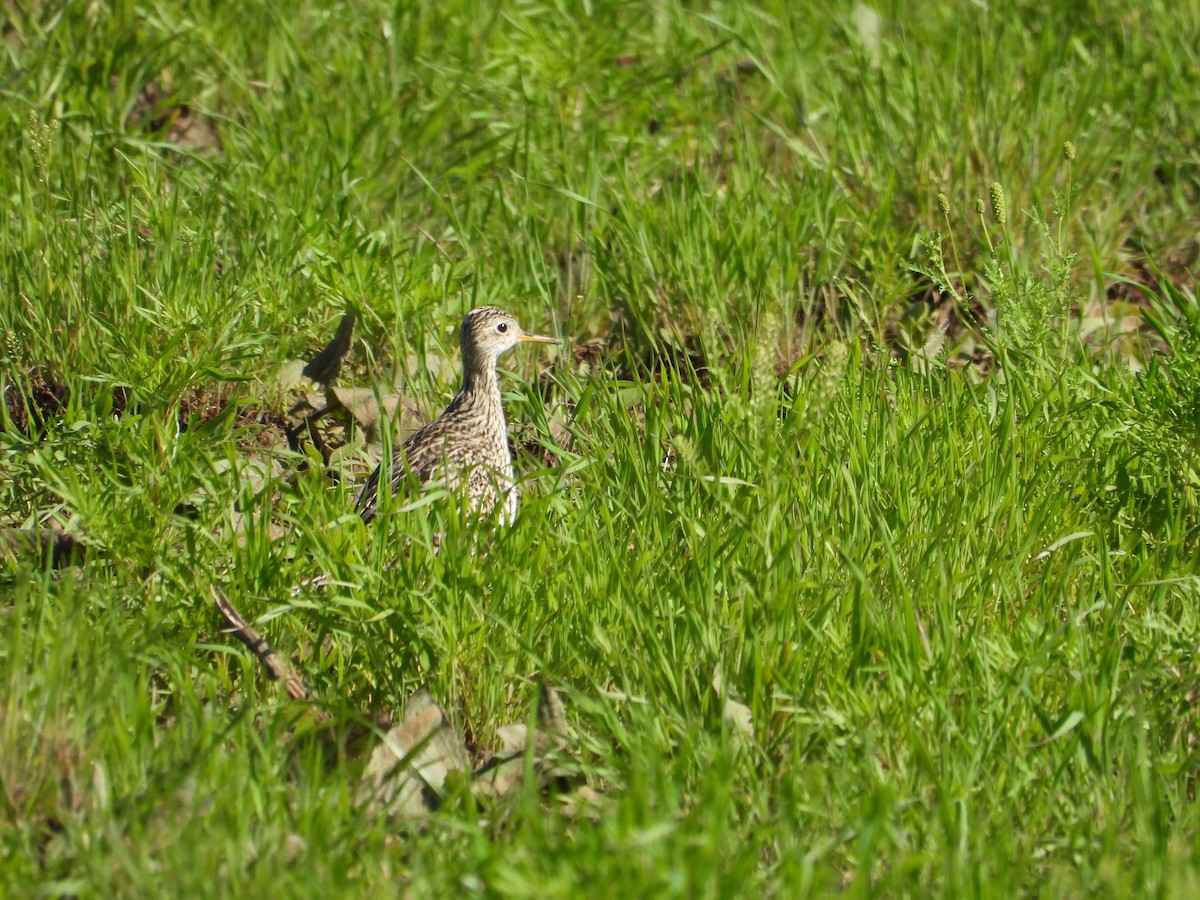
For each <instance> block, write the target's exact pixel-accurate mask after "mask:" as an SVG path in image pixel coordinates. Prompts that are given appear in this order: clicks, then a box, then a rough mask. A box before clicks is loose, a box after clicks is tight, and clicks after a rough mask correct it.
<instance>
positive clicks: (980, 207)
mask: <svg viewBox="0 0 1200 900" xmlns="http://www.w3.org/2000/svg"><path fill="white" fill-rule="evenodd" d="M975 212H977V213H979V215H981V216H982V215H983V201H982V200H980V199H978V198H976V200H975Z"/></svg>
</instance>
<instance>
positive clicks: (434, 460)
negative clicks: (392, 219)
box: [358, 306, 561, 523]
mask: <svg viewBox="0 0 1200 900" xmlns="http://www.w3.org/2000/svg"><path fill="white" fill-rule="evenodd" d="M523 342H528V343H537V344H558V343H561V341H559V340H557V339H556V338H552V337H543V336H542V335H538V334H527V333H526V332H525V331H524V330H523V329H522V328H521V326H520V325H518V324H517V320H516V319H514V318H513V317H512V316H511V315H509V314H508V313H506V312H505V311H504V310H502V309H498V308H497V307H495V306H481V307H479V308H478V309H473V310H471V311H470V312H469V313H467V316H466V318H465V319H463V323H462V330H461V332H460V333H459V345H460V347H461V348H462V368H463V382H462V390H460V391H459V392H458V395H457V396H456V397H455V398H454V399H453V400H451V401H450V405H449V406H447V407H446V409H445V410H444V411H443V412H442V414H441V415H440V416H438V417H437V418H436V419H435V420H434V421H433V422H431V423H430V424H428V425H426V426H425V427H424V428H422V429H421V430H420V431H417V432H416V433H415V434H413V435H412V436H411V437H410V438H409V439H408V440H407V441H405V442H404V445H403V446H402V447H401V448H400V449H399V450H397V451H396V452H395V453H394V454H393V456H392V459H391V463H390V465H388V466H385V465H384V464H383V463H381V464H380V465H379V466H378V468H376V469H375V471H374V472H372V473H371V477H370V478H368V479H367V483H366V485H365V486H364V487H363V489H362V493H361V494H359V497H358V512H359V515H361V516H362V519H363V521H364V522H370V521H371V520H372V519H373V518H375V504H376V500H377V499H378V495H379V479H380V478H382V477H383V473H384V472H388V471H390V475H391V483H392V493H393V494H397V493H400V492H401V491H402V490H403V486H404V484H405V483H406V481H408V479H409V478H411V479H413V480H414V481H415V482H417V483H420V484H424V483H426V482H430V481H436V482H440V483H442V484H444V485H445V486H446V487H447V488H449V489H450V490H452V491H465V492H466V496H467V502H468V508H469V509H470V511H471V512H472V513H473V514H474V515H476V516H479V517H485V516H488V515H490V514H491V513H492V511H493V510H494V509H495V508H496V507H497V505H501V510H500V520H501V522H502V523H510V522H512V520H513V518H514V517H515V516H516V513H517V490H516V487H515V485H514V483H513V468H512V454H511V453H510V452H509V449H508V430H507V427H506V423H505V420H504V406H503V404H502V403H501V401H500V384H499V382H498V381H497V380H496V360H497V358H499V356H500V354H501V353H503V352H504V351H506V350H508V349H510V348H512V347H515V346H516V345H517V344H520V343H523Z"/></svg>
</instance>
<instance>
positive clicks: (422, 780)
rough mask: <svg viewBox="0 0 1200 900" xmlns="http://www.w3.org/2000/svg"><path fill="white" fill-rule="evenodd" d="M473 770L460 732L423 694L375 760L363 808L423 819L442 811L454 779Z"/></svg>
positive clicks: (364, 790) (361, 795)
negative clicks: (447, 786) (447, 784)
mask: <svg viewBox="0 0 1200 900" xmlns="http://www.w3.org/2000/svg"><path fill="white" fill-rule="evenodd" d="M470 770H471V763H470V760H469V759H468V758H467V749H466V746H465V745H464V743H463V740H462V737H461V736H460V735H459V733H458V729H456V728H455V727H454V725H453V724H452V723H451V722H450V718H449V717H448V716H447V715H446V711H445V710H444V709H442V708H441V707H440V706H439V705H438V704H437V703H436V702H434V699H433V697H432V696H431V695H430V693H429V691H427V690H425V689H424V688H422V689H421V690H419V691H417V692H416V693H415V694H413V696H412V698H411V699H410V700H409V701H408V705H407V706H406V707H405V710H404V720H403V721H402V722H401V723H400V724H399V725H397V726H396V727H395V728H393V729H392V730H391V731H389V732H388V733H387V737H386V738H385V739H384V740H383V742H381V743H380V744H379V746H378V747H376V748H375V751H374V752H373V753H372V754H371V759H370V761H369V762H368V763H367V768H366V771H365V772H364V773H363V783H362V785H361V787H360V791H359V802H364V803H368V804H369V805H370V806H371V808H372V809H374V810H379V811H383V812H385V813H386V814H387V815H390V816H395V817H397V818H401V819H415V818H421V817H423V816H425V815H428V814H429V813H430V812H432V811H433V810H435V809H437V807H438V805H439V804H440V803H441V801H442V798H443V797H444V795H445V786H446V780H447V778H448V777H449V776H450V775H451V774H452V773H454V772H462V773H464V774H466V773H469V772H470Z"/></svg>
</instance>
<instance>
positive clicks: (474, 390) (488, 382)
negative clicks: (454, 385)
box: [459, 363, 500, 403]
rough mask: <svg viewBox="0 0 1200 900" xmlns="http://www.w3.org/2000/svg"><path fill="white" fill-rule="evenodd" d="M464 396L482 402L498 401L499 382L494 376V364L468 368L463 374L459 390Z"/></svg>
mask: <svg viewBox="0 0 1200 900" xmlns="http://www.w3.org/2000/svg"><path fill="white" fill-rule="evenodd" d="M459 393H460V394H462V395H463V396H464V397H472V398H475V399H477V400H479V401H482V402H485V403H486V402H490V401H492V400H494V401H495V402H497V403H499V402H500V382H499V380H498V379H497V378H496V366H495V364H494V363H493V364H492V365H490V366H479V367H472V368H468V369H467V370H466V372H465V373H464V374H463V386H462V390H461V391H460V392H459Z"/></svg>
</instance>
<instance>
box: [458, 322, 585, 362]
mask: <svg viewBox="0 0 1200 900" xmlns="http://www.w3.org/2000/svg"><path fill="white" fill-rule="evenodd" d="M459 343H460V344H461V346H462V355H463V366H464V368H466V369H467V370H468V371H470V370H472V369H473V368H475V367H477V366H494V365H495V364H496V359H497V357H499V356H500V354H501V353H503V352H504V351H505V350H508V349H510V348H512V347H515V346H516V345H517V344H521V343H531V344H559V343H562V342H561V341H559V340H558V339H557V338H552V337H543V336H542V335H540V334H529V333H528V332H527V331H525V329H523V328H522V327H521V326H520V325H518V324H517V320H516V319H514V318H513V317H512V316H511V315H510V314H509V313H506V312H505V311H504V310H502V309H500V308H498V307H495V306H481V307H479V308H478V309H473V310H471V311H470V312H469V313H467V317H466V318H465V319H463V324H462V332H461V333H460V335H459Z"/></svg>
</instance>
